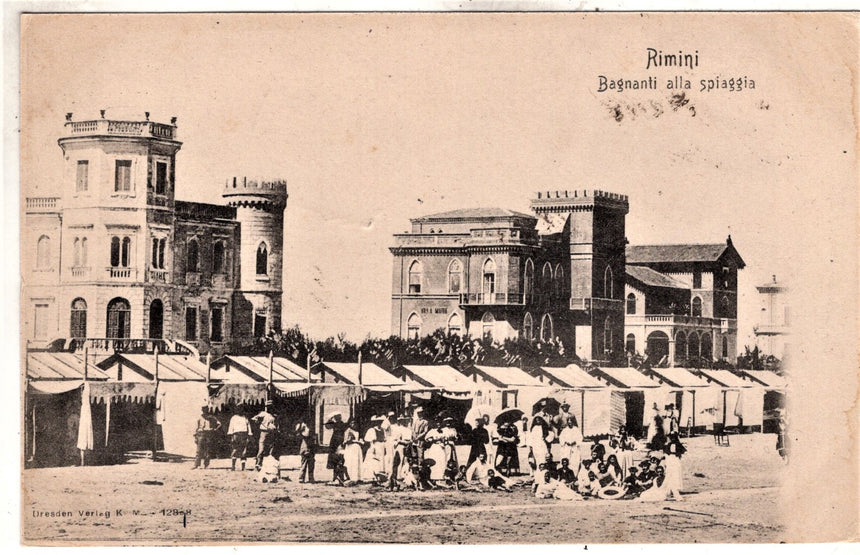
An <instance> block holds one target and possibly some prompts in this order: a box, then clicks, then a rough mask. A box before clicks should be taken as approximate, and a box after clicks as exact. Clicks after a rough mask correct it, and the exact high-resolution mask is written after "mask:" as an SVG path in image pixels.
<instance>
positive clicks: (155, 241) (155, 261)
mask: <svg viewBox="0 0 860 555" xmlns="http://www.w3.org/2000/svg"><path fill="white" fill-rule="evenodd" d="M166 242H167V239H165V238H164V237H161V238H159V237H153V238H152V267H153V268H155V269H156V270H163V269H164V244H165V243H166Z"/></svg>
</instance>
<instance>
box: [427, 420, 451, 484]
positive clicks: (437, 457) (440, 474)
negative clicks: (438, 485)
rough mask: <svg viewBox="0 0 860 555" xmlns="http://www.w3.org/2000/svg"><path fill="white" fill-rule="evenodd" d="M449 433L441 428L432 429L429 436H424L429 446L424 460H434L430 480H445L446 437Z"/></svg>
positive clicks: (428, 433)
mask: <svg viewBox="0 0 860 555" xmlns="http://www.w3.org/2000/svg"><path fill="white" fill-rule="evenodd" d="M446 436H447V431H446V430H445V429H444V428H442V426H439V427H437V428H431V429H430V431H429V432H427V435H426V436H424V438H425V441H426V442H427V443H428V444H429V447H427V450H426V451H424V459H425V460H426V459H432V460H433V466H432V467H430V479H431V480H442V479H443V478H445V464H446V462H447V461H446V459H445V455H446V453H445V437H446Z"/></svg>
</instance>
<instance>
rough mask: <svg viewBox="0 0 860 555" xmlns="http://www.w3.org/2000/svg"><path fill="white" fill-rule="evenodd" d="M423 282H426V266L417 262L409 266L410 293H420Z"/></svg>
mask: <svg viewBox="0 0 860 555" xmlns="http://www.w3.org/2000/svg"><path fill="white" fill-rule="evenodd" d="M422 281H424V266H423V265H422V264H421V262H419V261H418V260H416V261H415V262H413V263H412V264H410V265H409V292H410V293H413V294H414V293H420V292H421V282H422Z"/></svg>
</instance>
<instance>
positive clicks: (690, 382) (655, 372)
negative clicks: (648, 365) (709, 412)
mask: <svg viewBox="0 0 860 555" xmlns="http://www.w3.org/2000/svg"><path fill="white" fill-rule="evenodd" d="M648 372H649V374H650V375H651V377H652V378H653V379H655V380H657V381H659V382H662V383H665V384H666V385H668V386H670V387H678V388H683V389H687V388H691V387H708V386H709V385H711V384H709V383H708V381H707V380H705V379H702V378H700V377H698V376H696V375H695V374H693V373H692V372H690V371H689V370H686V369H684V368H652V369H651V370H649V371H648Z"/></svg>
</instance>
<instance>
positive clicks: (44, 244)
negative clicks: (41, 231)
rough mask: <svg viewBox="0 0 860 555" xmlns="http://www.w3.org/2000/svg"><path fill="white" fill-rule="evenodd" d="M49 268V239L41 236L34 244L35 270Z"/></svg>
mask: <svg viewBox="0 0 860 555" xmlns="http://www.w3.org/2000/svg"><path fill="white" fill-rule="evenodd" d="M50 266H51V238H50V237H48V236H47V235H42V236H41V237H39V240H38V241H37V242H36V268H39V269H40V270H45V269H47V268H50Z"/></svg>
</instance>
